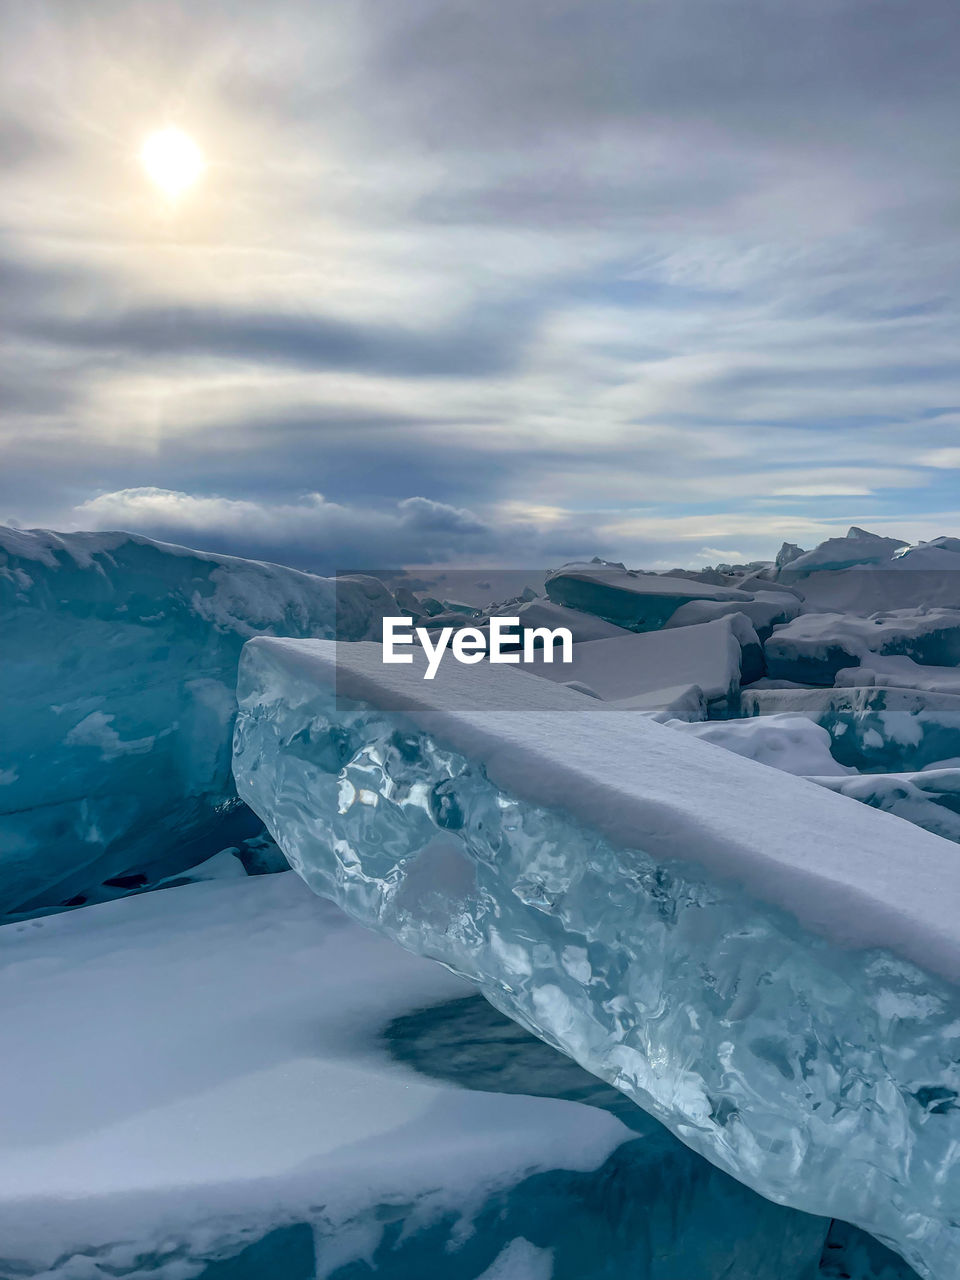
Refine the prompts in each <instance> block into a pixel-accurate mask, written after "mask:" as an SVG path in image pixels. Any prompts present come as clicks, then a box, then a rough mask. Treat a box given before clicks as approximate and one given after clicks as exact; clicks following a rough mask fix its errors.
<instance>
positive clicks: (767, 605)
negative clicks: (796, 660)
mask: <svg viewBox="0 0 960 1280" xmlns="http://www.w3.org/2000/svg"><path fill="white" fill-rule="evenodd" d="M800 609H801V603H800V601H799V599H798V598H797V597H796V596H795V595H790V594H788V593H787V592H785V591H756V592H754V593H753V599H752V600H691V601H690V602H689V603H688V604H682V605H681V606H680V608H679V609H678V610H677V611H676V613H673V614H671V615H670V617H669V618H668V619H667V621H666V622H665V623H664V626H665V627H689V626H691V625H693V624H696V623H700V622H711V621H712V620H713V619H714V618H722V617H725V616H726V615H727V614H730V613H742V614H743V615H744V617H746V618H749V620H750V623H751V625H752V626H753V628H754V630H755V631H756V633H757V635H758V636H759V637H760V639H761V640H766V639H767V638H768V636H769V635H770V633H771V632H772V631H773V628H774V627H775V626H779V625H780V624H782V623H785V622H791V621H792V620H793V619H794V618H795V617H796V616H797V615H798V614H799V612H800Z"/></svg>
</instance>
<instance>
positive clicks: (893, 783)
mask: <svg viewBox="0 0 960 1280" xmlns="http://www.w3.org/2000/svg"><path fill="white" fill-rule="evenodd" d="M814 781H815V782H819V783H820V784H821V785H822V786H825V787H829V788H830V790H831V791H837V792H839V793H840V794H841V795H844V796H849V797H850V798H851V799H853V800H859V801H861V803H863V804H869V805H871V806H872V807H873V808H874V809H881V810H883V812H884V813H893V814H896V816H897V817H898V818H905V819H906V820H907V822H914V823H916V825H917V826H918V827H923V828H924V830H925V831H933V832H934V833H935V834H936V835H938V836H943V837H944V839H946V840H954V841H956V842H957V843H960V768H958V767H957V766H956V764H954V765H953V766H952V767H948V768H942V769H929V768H928V769H923V770H921V771H920V772H919V773H862V774H856V775H855V776H853V777H851V776H849V775H848V776H847V777H838V776H836V775H834V776H821V777H815V778H814Z"/></svg>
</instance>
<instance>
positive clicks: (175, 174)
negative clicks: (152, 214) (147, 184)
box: [140, 125, 207, 200]
mask: <svg viewBox="0 0 960 1280" xmlns="http://www.w3.org/2000/svg"><path fill="white" fill-rule="evenodd" d="M140 163H141V164H142V165H143V168H144V171H145V172H146V175H147V177H148V178H149V179H150V181H151V182H152V183H153V184H154V186H156V187H159V188H160V190H161V191H162V192H163V194H164V195H165V196H166V197H167V198H168V199H169V200H175V199H176V198H177V197H178V196H181V195H183V193H184V192H185V191H187V190H189V188H190V187H192V186H194V185H195V184H196V183H197V182H198V181H199V179H200V178H201V177H202V175H203V172H204V170H205V169H206V167H207V162H206V160H205V159H204V155H203V152H202V151H201V150H200V148H199V147H198V146H197V144H196V143H195V142H194V140H193V139H192V138H191V137H190V135H189V134H186V133H184V132H183V130H182V129H176V128H174V127H173V126H172V125H171V126H169V127H168V128H166V129H158V130H157V132H156V133H151V134H149V135H148V136H147V137H146V138H144V140H143V146H142V147H141V148H140Z"/></svg>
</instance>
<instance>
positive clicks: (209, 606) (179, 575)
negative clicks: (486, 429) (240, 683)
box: [0, 528, 394, 915]
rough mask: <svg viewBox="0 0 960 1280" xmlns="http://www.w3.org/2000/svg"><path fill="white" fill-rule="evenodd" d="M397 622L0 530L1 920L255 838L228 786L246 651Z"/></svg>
mask: <svg viewBox="0 0 960 1280" xmlns="http://www.w3.org/2000/svg"><path fill="white" fill-rule="evenodd" d="M393 610H394V605H393V601H392V598H391V596H390V595H389V593H388V592H387V591H386V589H385V588H384V587H383V586H382V584H381V583H379V582H376V581H374V580H373V579H350V580H347V579H340V580H337V581H334V580H333V579H329V578H318V577H316V576H314V575H313V574H309V573H300V572H298V571H297V570H294V569H284V568H281V567H279V566H277V565H268V564H260V563H257V562H254V561H250V560H240V559H235V558H233V557H230V556H215V555H206V554H203V553H201V552H196V551H188V550H186V549H185V548H183V547H173V546H168V545H166V544H164V543H158V542H153V541H151V540H150V539H149V538H141V537H136V536H133V535H130V534H125V533H72V534H56V533H48V532H43V531H25V530H19V529H5V528H0V915H3V914H4V913H7V912H31V911H35V910H40V909H43V908H47V907H51V906H56V905H58V904H61V903H67V904H72V903H75V902H76V901H83V900H84V898H86V897H89V896H90V895H91V894H96V893H97V892H98V890H99V887H100V886H101V885H102V883H103V882H104V881H105V880H109V879H111V878H116V877H118V876H129V875H130V874H131V873H135V874H137V875H139V876H140V877H141V878H143V879H148V880H151V881H152V880H154V879H157V878H160V877H161V876H163V875H168V874H172V873H174V872H176V871H178V870H180V869H182V868H185V867H189V866H191V865H193V864H194V863H197V862H199V861H201V859H203V858H204V857H206V856H208V855H209V854H211V853H215V852H216V851H217V850H218V849H222V848H223V847H224V846H226V845H229V844H232V843H236V842H237V841H240V840H243V839H244V838H245V837H247V836H251V835H253V834H254V832H255V830H256V829H257V828H258V826H259V824H258V823H256V822H255V821H254V819H253V818H252V815H251V814H250V813H249V812H248V811H246V810H245V808H244V807H243V806H242V805H240V804H239V802H238V800H237V797H236V792H235V790H234V787H233V782H232V778H231V776H230V740H231V735H232V726H233V717H234V714H235V712H236V700H235V688H236V673H237V663H238V661H239V657H240V649H241V647H242V646H243V643H244V641H246V640H247V639H249V638H250V636H253V635H257V634H260V633H267V634H271V635H298V636H311V635H323V636H333V635H335V634H339V635H340V636H342V637H345V638H352V639H359V638H361V637H364V636H369V637H372V636H374V635H377V636H378V635H379V632H380V625H381V624H380V619H381V617H382V616H383V614H384V613H385V612H386V613H390V612H392V611H393Z"/></svg>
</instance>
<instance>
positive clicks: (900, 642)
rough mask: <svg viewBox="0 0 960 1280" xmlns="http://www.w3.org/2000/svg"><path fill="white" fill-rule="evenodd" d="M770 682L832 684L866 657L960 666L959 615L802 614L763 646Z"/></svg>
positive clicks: (932, 612) (928, 612)
mask: <svg viewBox="0 0 960 1280" xmlns="http://www.w3.org/2000/svg"><path fill="white" fill-rule="evenodd" d="M764 653H765V654H766V660H767V672H768V674H769V675H770V676H771V677H773V678H774V679H784V680H796V681H799V682H801V683H803V684H818V685H832V684H833V682H834V679H835V678H836V675H837V673H838V671H840V670H842V669H843V668H844V667H850V666H855V665H856V664H857V663H860V662H862V661H863V660H864V659H865V658H868V655H872V654H882V655H903V656H906V657H908V658H913V659H914V661H915V662H918V663H922V664H931V665H944V666H953V665H956V664H958V663H960V610H957V609H925V610H916V609H894V610H891V611H890V612H887V613H882V614H876V615H873V616H871V617H867V618H863V617H858V616H856V615H853V614H842V613H805V614H801V616H800V617H799V618H794V620H793V621H792V622H788V623H787V624H786V625H785V626H783V627H778V628H776V629H775V630H774V633H773V635H772V636H771V637H770V638H769V640H768V641H767V642H766V644H765V645H764Z"/></svg>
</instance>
